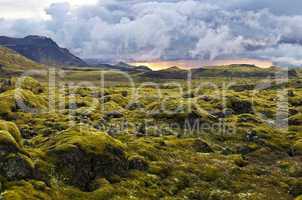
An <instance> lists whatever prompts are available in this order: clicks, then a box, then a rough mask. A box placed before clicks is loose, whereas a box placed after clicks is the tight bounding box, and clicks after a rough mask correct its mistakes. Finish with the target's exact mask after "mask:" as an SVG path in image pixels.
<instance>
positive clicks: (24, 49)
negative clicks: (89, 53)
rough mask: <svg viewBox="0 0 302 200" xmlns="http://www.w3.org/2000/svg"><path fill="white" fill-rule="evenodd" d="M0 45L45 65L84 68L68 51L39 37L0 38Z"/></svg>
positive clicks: (83, 64)
mask: <svg viewBox="0 0 302 200" xmlns="http://www.w3.org/2000/svg"><path fill="white" fill-rule="evenodd" d="M0 45H2V46H5V47H7V48H10V49H13V50H14V51H16V52H18V53H20V54H21V55H23V56H25V57H27V58H29V59H31V60H34V61H36V62H39V63H43V64H47V65H64V66H69V65H71V66H86V65H87V64H86V63H85V62H84V61H82V60H81V59H80V58H78V57H76V56H74V55H72V54H71V53H70V52H69V50H67V49H64V48H60V47H59V46H58V45H57V44H56V43H55V42H54V41H53V40H52V39H50V38H47V37H41V36H27V37H25V38H11V37H6V36H0Z"/></svg>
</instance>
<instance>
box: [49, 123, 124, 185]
mask: <svg viewBox="0 0 302 200" xmlns="http://www.w3.org/2000/svg"><path fill="white" fill-rule="evenodd" d="M44 148H45V150H46V151H47V155H48V156H49V157H50V158H51V159H50V161H51V162H53V163H54V164H55V170H56V173H57V175H58V177H59V179H61V180H62V181H64V182H65V183H67V184H71V185H74V186H77V187H79V188H81V189H82V190H89V188H90V186H89V185H90V184H91V182H92V181H94V179H97V178H100V177H110V176H113V175H117V174H123V172H125V171H126V170H127V165H128V163H127V159H126V155H125V152H124V145H123V144H122V143H120V142H119V141H117V140H115V139H113V138H111V137H110V136H109V135H107V134H106V133H103V132H97V131H96V130H94V129H90V128H88V127H83V126H77V127H73V128H70V129H68V130H66V131H63V132H61V133H59V134H57V135H56V136H54V137H53V138H51V139H50V140H49V141H48V142H47V143H46V144H45V145H44Z"/></svg>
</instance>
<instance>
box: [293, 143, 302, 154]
mask: <svg viewBox="0 0 302 200" xmlns="http://www.w3.org/2000/svg"><path fill="white" fill-rule="evenodd" d="M293 150H294V153H295V154H296V155H302V140H298V141H297V142H295V144H294V145H293Z"/></svg>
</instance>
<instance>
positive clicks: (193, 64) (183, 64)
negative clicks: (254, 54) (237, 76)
mask: <svg viewBox="0 0 302 200" xmlns="http://www.w3.org/2000/svg"><path fill="white" fill-rule="evenodd" d="M129 64H131V65H134V66H147V67H149V68H151V69H152V70H161V69H167V68H170V67H174V66H177V67H179V68H183V69H192V68H200V67H208V66H220V65H231V64H251V65H256V66H258V67H261V68H269V67H271V66H272V65H273V63H272V62H271V61H267V60H257V59H230V60H229V59H226V60H213V61H202V60H176V61H146V62H144V61H140V62H130V63H129Z"/></svg>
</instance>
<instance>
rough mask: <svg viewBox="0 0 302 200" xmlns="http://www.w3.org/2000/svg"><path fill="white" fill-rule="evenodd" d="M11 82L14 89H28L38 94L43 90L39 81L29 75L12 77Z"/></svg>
mask: <svg viewBox="0 0 302 200" xmlns="http://www.w3.org/2000/svg"><path fill="white" fill-rule="evenodd" d="M12 83H13V85H14V86H15V87H16V89H24V90H30V91H31V92H33V93H34V94H39V93H41V92H43V90H44V88H43V86H42V85H41V83H40V82H39V81H37V80H35V79H33V78H32V77H29V76H26V77H21V78H13V79H12Z"/></svg>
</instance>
